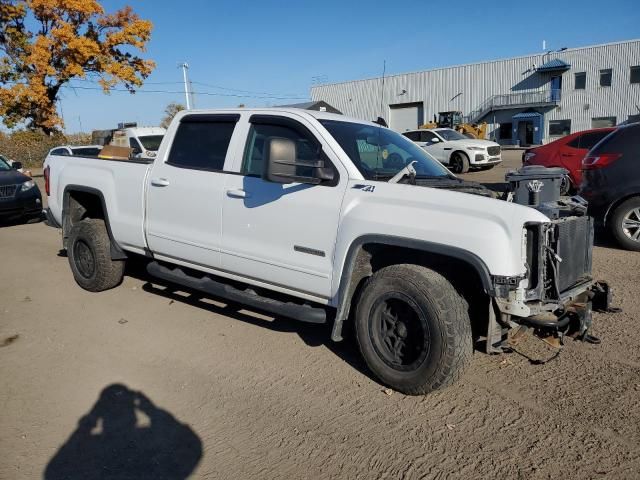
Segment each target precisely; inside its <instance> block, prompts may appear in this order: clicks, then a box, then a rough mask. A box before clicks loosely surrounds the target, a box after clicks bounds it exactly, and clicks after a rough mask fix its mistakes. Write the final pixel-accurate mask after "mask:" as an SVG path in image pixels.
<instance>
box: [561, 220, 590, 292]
mask: <svg viewBox="0 0 640 480" xmlns="http://www.w3.org/2000/svg"><path fill="white" fill-rule="evenodd" d="M554 223H556V247H555V251H556V253H557V255H558V256H559V257H560V258H561V259H562V261H561V262H559V264H558V288H559V290H560V291H561V292H563V291H565V290H567V289H569V288H571V287H572V286H574V285H575V284H577V283H580V281H581V280H584V279H586V278H587V277H590V275H591V251H592V245H593V219H592V218H591V217H587V216H584V217H568V218H565V219H561V220H558V221H557V222H554Z"/></svg>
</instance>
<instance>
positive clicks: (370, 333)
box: [355, 264, 473, 395]
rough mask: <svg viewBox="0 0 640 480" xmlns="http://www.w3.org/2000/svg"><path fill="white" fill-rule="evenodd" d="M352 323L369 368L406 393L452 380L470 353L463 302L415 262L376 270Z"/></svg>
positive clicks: (437, 276) (442, 280)
mask: <svg viewBox="0 0 640 480" xmlns="http://www.w3.org/2000/svg"><path fill="white" fill-rule="evenodd" d="M355 322H356V325H355V327H356V337H357V340H358V345H359V346H360V351H361V353H362V356H363V357H364V359H365V361H366V363H367V365H368V366H369V368H370V369H371V370H372V372H373V373H374V374H375V375H376V377H378V378H379V379H380V380H381V381H382V382H383V383H384V384H386V385H388V386H390V387H392V388H393V389H395V390H398V391H400V392H402V393H406V394H408V395H422V394H425V393H429V392H431V391H433V390H437V389H439V388H442V387H445V386H448V385H450V384H452V383H453V382H455V381H456V380H457V379H458V378H460V376H461V375H462V372H463V371H464V369H465V367H466V366H467V364H468V363H469V361H470V359H471V355H472V353H473V343H472V340H473V339H472V334H471V321H470V319H469V315H468V312H467V303H466V301H465V300H464V298H462V296H461V295H460V294H459V293H458V292H457V291H456V289H455V288H454V287H453V285H451V283H449V281H447V280H446V279H445V278H444V277H443V276H442V275H440V274H439V273H437V272H435V271H433V270H431V269H428V268H425V267H422V266H419V265H409V264H406V265H392V266H390V267H385V268H383V269H381V270H379V271H378V272H376V273H375V274H374V275H373V276H372V277H371V278H370V279H369V280H368V281H367V283H366V285H365V286H364V289H363V291H362V294H361V296H360V298H359V301H358V305H357V309H356V316H355Z"/></svg>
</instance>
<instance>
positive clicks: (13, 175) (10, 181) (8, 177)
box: [0, 170, 31, 186]
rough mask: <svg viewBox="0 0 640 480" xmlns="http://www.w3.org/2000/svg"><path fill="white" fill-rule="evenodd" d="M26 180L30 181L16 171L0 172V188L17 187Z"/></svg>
mask: <svg viewBox="0 0 640 480" xmlns="http://www.w3.org/2000/svg"><path fill="white" fill-rule="evenodd" d="M28 180H31V179H30V178H29V177H27V176H26V175H24V174H22V173H20V172H18V171H17V170H8V171H4V170H3V171H0V186H2V185H19V184H21V183H24V182H26V181H28Z"/></svg>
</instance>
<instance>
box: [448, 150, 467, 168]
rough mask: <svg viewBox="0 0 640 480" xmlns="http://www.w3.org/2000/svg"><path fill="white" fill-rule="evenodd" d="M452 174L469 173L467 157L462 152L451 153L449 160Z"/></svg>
mask: <svg viewBox="0 0 640 480" xmlns="http://www.w3.org/2000/svg"><path fill="white" fill-rule="evenodd" d="M449 165H451V170H452V171H453V173H467V172H468V171H469V157H467V154H466V153H463V152H453V153H452V154H451V157H450V159H449Z"/></svg>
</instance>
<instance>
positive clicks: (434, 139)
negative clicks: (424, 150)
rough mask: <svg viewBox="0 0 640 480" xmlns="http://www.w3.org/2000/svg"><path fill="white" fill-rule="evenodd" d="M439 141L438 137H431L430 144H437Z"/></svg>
mask: <svg viewBox="0 0 640 480" xmlns="http://www.w3.org/2000/svg"><path fill="white" fill-rule="evenodd" d="M439 141H440V139H439V138H438V137H433V138H432V139H431V143H438V142H439Z"/></svg>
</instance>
